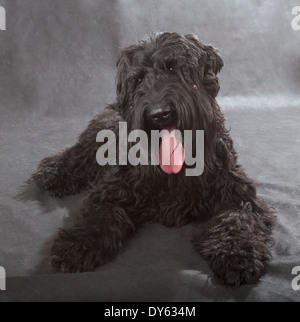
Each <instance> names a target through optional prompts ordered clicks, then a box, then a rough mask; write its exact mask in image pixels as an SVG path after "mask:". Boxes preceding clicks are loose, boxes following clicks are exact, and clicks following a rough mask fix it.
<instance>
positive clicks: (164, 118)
mask: <svg viewBox="0 0 300 322" xmlns="http://www.w3.org/2000/svg"><path fill="white" fill-rule="evenodd" d="M149 117H150V119H151V121H152V122H153V123H163V124H165V123H168V122H170V121H171V120H172V110H171V107H170V106H169V105H165V106H162V105H158V106H153V108H152V109H151V111H150V113H149Z"/></svg>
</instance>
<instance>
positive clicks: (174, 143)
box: [159, 128, 184, 174]
mask: <svg viewBox="0 0 300 322" xmlns="http://www.w3.org/2000/svg"><path fill="white" fill-rule="evenodd" d="M175 134H176V129H174V128H172V129H165V130H164V131H163V133H162V141H161V144H160V147H159V164H160V167H161V168H162V170H163V171H164V172H165V173H167V174H171V173H178V172H180V170H181V168H182V166H183V162H184V148H183V145H182V143H181V142H180V141H178V140H177V138H176V135H175Z"/></svg>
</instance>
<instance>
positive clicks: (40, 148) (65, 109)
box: [0, 0, 300, 301]
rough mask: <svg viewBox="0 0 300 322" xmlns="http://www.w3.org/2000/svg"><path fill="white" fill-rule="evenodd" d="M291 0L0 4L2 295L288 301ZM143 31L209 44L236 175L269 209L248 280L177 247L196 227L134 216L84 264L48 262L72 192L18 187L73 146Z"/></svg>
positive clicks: (299, 60) (73, 204) (297, 222)
mask: <svg viewBox="0 0 300 322" xmlns="http://www.w3.org/2000/svg"><path fill="white" fill-rule="evenodd" d="M297 5H300V3H299V1H296V0H295V1H293V0H276V1H273V0H272V1H271V0H251V1H247V2H246V1H241V0H240V1H239V0H227V1H224V0H223V1H218V0H210V1H203V0H197V1H192V0H186V1H184V0H180V1H179V0H160V1H158V0H147V1H146V0H143V1H137V0H60V1H58V0H51V1H50V0H39V1H37V0H6V1H5V0H0V6H3V7H4V8H5V9H6V19H7V30H6V31H0V138H1V146H0V186H1V190H0V266H3V267H5V269H6V272H7V275H8V276H9V278H8V280H7V291H6V292H1V293H0V301H1V297H2V298H3V300H12V299H16V300H25V299H29V300H46V299H47V300H78V299H81V300H107V301H110V300H158V301H163V300H171V301H175V300H185V301H193V300H196V301H200V300H201V301H202V300H208V301H210V300H220V301H223V300H229V301H233V300H237V301H240V300H247V301H254V300H259V301H263V300H278V301H279V300H287V301H299V300H300V292H296V291H294V290H293V289H292V287H291V282H292V279H293V276H292V274H291V271H292V268H293V267H295V266H300V232H299V227H300V214H299V205H300V204H299V195H300V187H299V182H300V170H299V165H298V163H299V159H300V152H299V151H300V146H299V145H300V144H299V143H300V130H299V124H300V116H299V108H300V93H299V88H300V51H299V48H300V31H294V30H293V29H292V26H291V22H292V19H293V18H294V16H293V15H292V8H293V7H295V6H297ZM155 31H176V32H178V33H182V34H186V33H195V34H196V35H198V36H199V38H200V39H201V40H202V41H203V42H205V43H211V44H213V45H214V46H216V47H217V48H219V49H220V50H221V53H222V57H223V59H224V61H225V67H224V69H223V70H222V72H221V74H220V82H221V90H220V93H219V98H218V102H219V104H220V105H221V107H222V109H223V111H224V113H225V116H226V118H227V126H228V128H231V133H232V136H233V139H234V142H235V147H236V149H237V151H238V153H239V160H240V163H241V164H242V165H243V167H244V168H245V170H246V172H247V174H249V175H250V176H251V177H253V178H254V179H255V180H256V181H257V182H258V192H259V194H260V195H261V196H262V197H264V198H265V200H266V201H267V202H268V203H269V204H270V205H271V206H273V207H275V208H276V209H277V216H278V222H277V224H276V227H275V230H274V238H275V245H274V247H273V255H274V260H273V261H272V262H271V264H270V266H269V267H268V271H267V274H266V275H265V276H264V277H263V278H262V280H261V283H260V284H258V285H254V286H243V287H241V288H239V289H228V288H225V287H223V286H222V285H220V284H218V282H217V281H216V280H215V279H214V277H213V275H212V273H211V271H210V270H209V268H208V267H207V264H206V263H205V262H204V261H203V260H201V258H200V257H199V256H198V255H197V254H196V253H195V252H194V251H193V248H192V246H191V244H190V239H191V236H192V232H193V231H194V230H195V229H196V227H194V226H193V225H187V226H184V227H182V228H179V229H175V228H171V229H170V228H165V227H162V226H159V225H146V226H145V227H144V228H143V229H142V230H141V231H140V232H139V233H138V234H137V235H136V236H135V237H134V238H132V239H131V241H130V242H129V243H128V245H127V246H126V248H125V249H124V251H123V252H122V253H121V254H120V255H119V256H118V257H117V259H115V260H114V261H113V262H111V263H109V264H107V265H105V266H103V267H100V268H99V269H98V270H97V272H93V273H86V274H80V275H58V274H53V273H52V272H50V270H49V266H48V259H49V254H50V247H51V243H52V241H53V238H54V236H55V234H56V231H57V229H58V228H59V227H62V226H64V224H65V223H66V221H68V220H70V218H72V216H73V215H74V214H75V213H76V209H78V207H79V204H80V202H81V201H82V199H83V198H84V196H85V193H82V194H80V195H78V196H70V197H67V198H65V199H62V200H57V199H53V198H50V197H48V196H46V195H45V194H44V193H43V192H42V191H40V190H39V189H37V188H36V187H35V186H34V185H32V184H29V185H28V184H25V183H24V182H25V181H26V180H27V179H28V178H29V177H30V175H31V173H32V172H33V171H34V170H35V169H36V167H37V165H38V163H39V161H40V160H41V159H42V158H44V157H46V156H48V155H51V154H54V153H56V152H58V151H59V150H61V149H63V148H65V147H67V146H70V145H72V144H74V143H75V141H76V137H77V136H78V134H80V133H81V131H82V130H84V129H85V127H86V125H87V123H88V121H89V120H90V119H91V118H92V117H93V116H94V115H95V114H96V113H97V112H98V111H100V110H101V109H103V108H104V107H105V106H106V105H107V104H108V103H112V102H113V101H114V98H115V81H114V77H115V72H116V69H115V62H116V57H117V53H118V52H119V51H120V49H121V48H122V47H124V46H127V45H130V44H132V43H135V42H136V41H137V40H139V39H142V38H146V36H147V35H148V34H149V33H151V32H155Z"/></svg>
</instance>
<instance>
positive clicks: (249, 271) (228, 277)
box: [202, 239, 271, 286]
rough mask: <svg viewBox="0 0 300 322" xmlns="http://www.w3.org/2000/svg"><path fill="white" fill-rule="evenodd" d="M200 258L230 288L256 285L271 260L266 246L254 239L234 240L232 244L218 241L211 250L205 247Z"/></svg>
mask: <svg viewBox="0 0 300 322" xmlns="http://www.w3.org/2000/svg"><path fill="white" fill-rule="evenodd" d="M202 256H203V257H204V258H205V259H207V260H208V262H209V265H210V268H211V269H212V271H213V272H214V273H215V275H216V276H217V277H218V279H219V280H220V281H221V282H222V283H224V284H226V285H230V286H240V285H243V284H255V283H257V282H258V280H259V278H260V277H261V276H262V274H263V272H264V268H265V265H266V263H267V262H268V261H269V260H270V259H271V253H270V249H269V247H268V245H266V244H265V243H263V242H258V241H257V240H254V239H253V240H251V239H250V240H246V239H245V240H238V241H237V240H235V242H234V243H230V242H228V240H227V241H226V239H225V240H222V241H221V240H220V242H219V243H218V244H216V245H214V246H212V247H211V248H210V247H209V246H208V245H206V247H204V249H203V250H202Z"/></svg>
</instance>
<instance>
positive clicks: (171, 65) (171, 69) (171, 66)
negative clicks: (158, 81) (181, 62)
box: [166, 62, 175, 73]
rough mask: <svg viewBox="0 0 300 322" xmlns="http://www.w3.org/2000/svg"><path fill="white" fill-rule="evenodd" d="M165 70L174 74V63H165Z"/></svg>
mask: <svg viewBox="0 0 300 322" xmlns="http://www.w3.org/2000/svg"><path fill="white" fill-rule="evenodd" d="M166 70H167V72H169V73H174V72H175V64H174V62H167V63H166Z"/></svg>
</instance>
